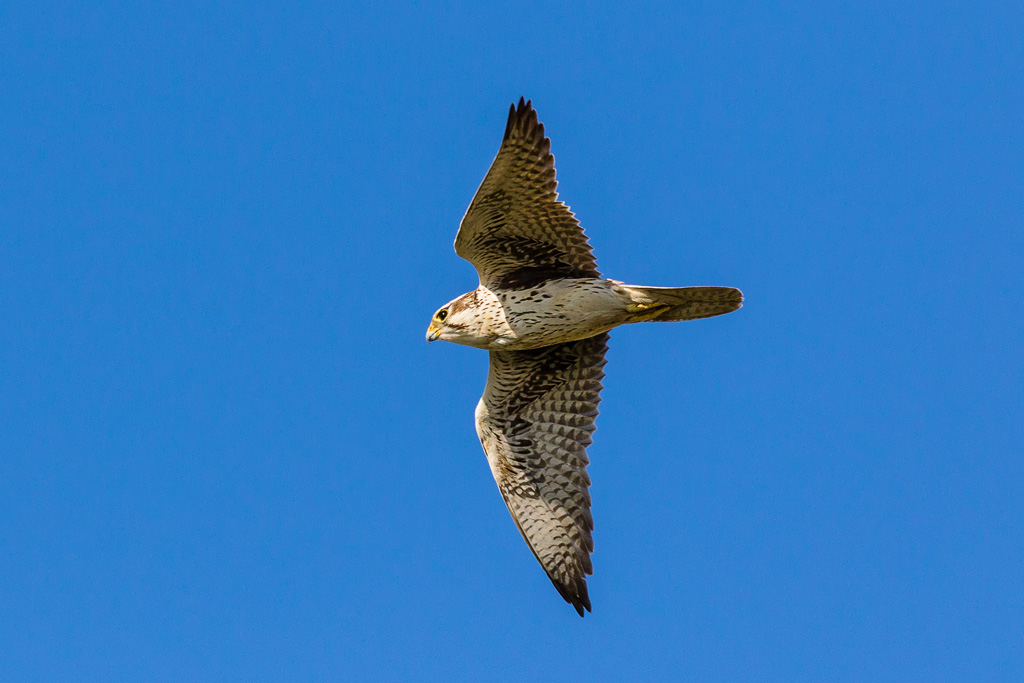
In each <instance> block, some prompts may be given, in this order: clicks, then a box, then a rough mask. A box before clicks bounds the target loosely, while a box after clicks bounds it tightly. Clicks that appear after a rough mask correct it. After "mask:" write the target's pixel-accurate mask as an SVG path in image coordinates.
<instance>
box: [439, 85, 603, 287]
mask: <svg viewBox="0 0 1024 683" xmlns="http://www.w3.org/2000/svg"><path fill="white" fill-rule="evenodd" d="M557 185H558V183H557V182H555V157H554V156H552V155H551V141H550V140H548V139H547V138H546V137H544V124H542V123H539V122H538V121H537V112H535V111H534V110H533V107H531V106H530V103H529V102H524V101H523V99H522V98H520V99H519V107H518V108H516V107H515V106H513V107H512V108H511V110H510V111H509V114H508V124H506V126H505V138H504V139H503V140H502V143H501V149H499V150H498V156H496V157H495V158H494V163H492V164H491V169H490V170H489V171H488V172H487V175H486V176H485V177H484V181H483V182H482V183H481V184H480V189H478V190H477V191H476V196H475V197H473V201H472V202H471V203H470V205H469V209H467V210H466V215H465V216H464V217H463V218H462V224H461V225H460V226H459V234H458V235H456V237H455V253H456V254H458V255H459V256H461V257H462V258H464V259H466V260H467V261H469V262H470V263H472V264H473V265H474V266H475V267H476V270H477V272H478V273H479V274H480V282H481V283H482V284H483V285H484V286H485V287H488V288H490V289H512V288H518V287H527V286H530V285H532V284H534V283H537V282H542V281H544V280H549V279H552V278H557V277H599V276H600V273H598V271H597V261H595V260H594V255H593V253H591V249H590V244H589V242H588V241H587V237H586V235H584V234H583V228H581V227H580V224H579V222H578V221H577V220H576V218H575V217H574V216H573V214H572V212H571V211H570V210H569V207H567V206H566V205H565V204H563V203H562V202H560V201H558V193H556V192H555V187H556V186H557Z"/></svg>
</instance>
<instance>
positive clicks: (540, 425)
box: [476, 334, 608, 616]
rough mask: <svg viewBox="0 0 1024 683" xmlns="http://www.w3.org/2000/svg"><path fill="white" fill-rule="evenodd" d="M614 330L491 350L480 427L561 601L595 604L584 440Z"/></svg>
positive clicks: (509, 501)
mask: <svg viewBox="0 0 1024 683" xmlns="http://www.w3.org/2000/svg"><path fill="white" fill-rule="evenodd" d="M607 342H608V335H607V334H600V335H598V336H596V337H591V338H590V339H581V340H579V341H574V342H567V343H565V344H555V345H553V346H546V347H543V348H540V349H533V350H529V351H491V367H490V373H489V374H488V376H487V388H486V389H484V395H483V398H481V399H480V403H479V405H478V406H477V409H476V430H477V434H478V435H479V436H480V442H481V444H483V447H484V452H485V453H486V454H487V460H488V462H489V463H490V465H491V472H492V473H493V474H494V479H495V481H496V482H497V483H498V489H499V490H500V491H501V495H502V497H504V499H505V504H506V505H508V510H509V512H511V513H512V519H514V520H515V522H516V526H518V527H519V531H520V532H521V533H522V534H523V538H524V539H526V543H527V544H528V545H529V546H530V550H532V551H533V554H534V556H536V558H537V560H538V561H539V562H540V564H541V566H542V567H544V571H545V572H547V574H548V578H550V579H551V582H552V583H553V584H555V588H557V589H558V592H559V593H560V594H561V595H562V597H563V598H565V600H566V601H567V602H569V603H571V604H572V606H573V607H575V608H576V611H577V612H579V614H580V616H583V610H584V609H586V610H588V611H589V610H590V598H589V596H588V595H587V581H586V576H587V575H588V574H592V573H593V567H592V565H591V563H590V553H591V552H593V550H594V542H593V539H592V538H591V535H590V532H591V531H593V529H594V520H593V518H592V517H591V516H590V493H589V491H588V487H589V486H590V477H589V476H587V470H586V467H587V463H588V462H589V460H588V459H587V446H589V445H590V442H591V438H590V435H591V433H592V432H593V431H594V418H596V417H597V404H598V403H599V402H600V400H601V396H600V394H601V388H602V387H601V379H602V378H603V377H604V370H603V368H604V364H605V357H604V354H605V351H606V350H607V348H608V346H607Z"/></svg>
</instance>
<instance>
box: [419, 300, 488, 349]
mask: <svg viewBox="0 0 1024 683" xmlns="http://www.w3.org/2000/svg"><path fill="white" fill-rule="evenodd" d="M479 327H480V320H479V317H478V311H477V307H476V292H475V291H473V292H467V293H466V294H463V295H462V296H460V297H459V298H457V299H453V300H451V301H449V302H448V303H446V304H445V305H444V306H442V307H441V308H439V309H438V310H437V313H435V314H434V317H433V318H431V319H430V327H428V328H427V341H428V342H432V341H435V340H437V339H441V340H442V341H447V342H454V343H456V344H466V345H467V346H485V345H486V344H487V342H488V341H490V339H485V338H483V336H482V335H481V333H480V330H479V329H478V328H479Z"/></svg>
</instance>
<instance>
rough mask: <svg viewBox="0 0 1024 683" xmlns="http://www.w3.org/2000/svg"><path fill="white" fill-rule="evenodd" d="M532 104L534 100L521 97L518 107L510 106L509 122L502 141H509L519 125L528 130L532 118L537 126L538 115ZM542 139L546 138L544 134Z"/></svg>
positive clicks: (513, 104)
mask: <svg viewBox="0 0 1024 683" xmlns="http://www.w3.org/2000/svg"><path fill="white" fill-rule="evenodd" d="M532 102H533V100H528V99H526V98H524V97H520V98H519V105H518V106H516V104H515V103H512V105H511V106H509V108H508V122H507V123H506V124H505V135H504V137H503V138H502V140H508V138H509V136H510V135H512V131H513V130H514V129H515V127H516V125H517V124H518V125H519V126H521V127H522V128H527V127H528V126H529V125H530V117H531V116H532V117H533V123H534V125H536V120H537V113H536V112H535V111H534V110H533V104H532ZM541 137H544V136H543V132H542V134H541Z"/></svg>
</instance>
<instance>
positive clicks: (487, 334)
mask: <svg viewBox="0 0 1024 683" xmlns="http://www.w3.org/2000/svg"><path fill="white" fill-rule="evenodd" d="M556 185H557V183H556V182H555V158H554V157H553V156H552V154H551V141H550V140H548V138H547V137H545V136H544V125H543V124H542V123H540V122H539V121H538V120H537V113H536V112H535V111H534V109H533V107H532V106H531V103H530V102H529V101H525V102H524V101H523V99H522V98H520V100H519V105H518V106H516V105H515V104H513V105H512V107H511V108H510V110H509V114H508V123H507V124H506V125H505V136H504V138H503V139H502V142H501V147H500V149H499V150H498V155H497V156H496V157H495V159H494V162H493V163H492V164H491V168H490V170H489V171H488V172H487V175H486V176H485V177H484V180H483V182H482V183H481V184H480V188H479V189H478V190H477V192H476V196H475V197H474V198H473V201H472V202H471V203H470V205H469V209H468V210H467V211H466V215H465V216H464V217H463V219H462V223H461V225H460V226H459V232H458V234H457V235H456V237H455V253H456V254H458V255H459V256H461V257H462V258H464V259H466V260H467V261H469V262H470V263H472V264H473V266H474V267H475V268H476V270H477V273H478V274H479V276H480V286H479V287H477V288H476V289H475V290H473V291H472V292H467V293H466V294H463V295H462V296H460V297H458V298H456V299H453V300H452V301H450V302H449V303H447V304H445V305H444V306H442V307H441V308H440V309H438V311H437V312H436V313H435V314H434V316H433V319H432V320H431V322H430V326H429V327H428V328H427V341H428V342H432V341H435V340H437V339H441V340H444V341H449V342H454V343H456V344H465V345H467V346H475V347H477V348H481V349H487V350H488V351H489V352H490V370H489V372H488V375H487V385H486V387H484V395H483V398H481V399H480V402H479V404H478V405H477V407H476V432H477V436H479V438H480V443H481V445H482V446H483V449H484V453H485V454H486V455H487V462H488V463H489V464H490V467H491V473H492V474H493V475H494V480H495V481H496V482H497V484H498V490H499V491H500V492H501V495H502V497H503V498H504V499H505V504H506V505H507V506H508V511H509V512H510V513H511V514H512V519H513V521H515V523H516V526H517V527H518V528H519V532H520V533H521V534H522V536H523V539H525V540H526V544H527V545H528V546H529V547H530V550H532V551H533V554H534V556H535V557H536V558H537V561H538V562H540V565H541V566H542V567H543V568H544V571H545V572H546V573H547V575H548V578H549V579H551V582H552V583H553V584H554V585H555V588H556V589H558V592H559V594H561V596H562V597H563V598H564V599H565V600H566V602H568V603H569V604H571V605H572V606H573V607H575V608H576V611H577V612H578V613H579V615H580V616H581V617H582V616H583V613H584V610H587V611H590V597H589V595H588V593H587V581H586V577H587V576H588V575H590V574H593V565H592V564H591V561H590V554H591V553H592V552H593V550H594V542H593V539H592V537H591V532H592V531H593V529H594V519H593V517H592V516H591V514H590V493H589V487H590V477H589V476H588V475H587V469H586V468H587V464H588V463H589V462H590V461H589V460H588V458H587V446H589V445H590V443H591V434H592V433H593V431H594V419H595V418H596V417H597V405H598V403H599V402H600V400H601V396H600V394H601V389H602V385H601V380H602V378H603V377H604V365H605V351H606V350H607V348H608V346H607V343H608V331H609V330H610V329H612V328H613V327H617V326H619V325H625V324H627V323H639V322H674V321H677V320H695V319H697V318H709V317H711V316H715V315H722V314H723V313H730V312H732V311H735V310H736V309H738V308H740V305H741V302H742V301H743V294H742V293H741V292H740V291H739V290H738V289H734V288H732V287H639V286H636V285H627V284H623V283H622V282H619V281H617V280H609V279H606V278H604V277H601V273H599V272H598V270H597V262H596V261H595V260H594V255H593V253H592V251H591V248H590V244H589V242H588V240H587V237H586V236H585V235H584V233H583V229H582V228H581V227H580V224H579V222H578V221H577V220H576V218H575V216H574V215H573V213H572V212H571V211H570V210H569V207H567V206H566V205H565V204H563V203H562V202H560V201H559V200H558V194H557V193H556V192H555V187H556Z"/></svg>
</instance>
